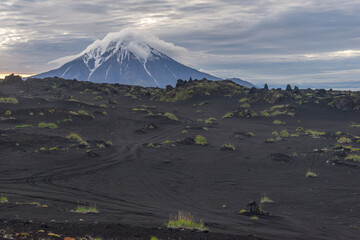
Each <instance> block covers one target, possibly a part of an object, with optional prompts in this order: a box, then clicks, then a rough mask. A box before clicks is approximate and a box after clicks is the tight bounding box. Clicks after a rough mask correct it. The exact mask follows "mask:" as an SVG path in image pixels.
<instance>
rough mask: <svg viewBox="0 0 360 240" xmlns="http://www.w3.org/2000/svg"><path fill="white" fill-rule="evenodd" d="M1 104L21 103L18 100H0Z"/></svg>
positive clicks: (11, 98) (10, 98)
mask: <svg viewBox="0 0 360 240" xmlns="http://www.w3.org/2000/svg"><path fill="white" fill-rule="evenodd" d="M0 103H10V104H18V103H19V101H18V100H17V99H16V98H13V97H9V98H0Z"/></svg>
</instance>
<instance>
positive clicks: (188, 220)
mask: <svg viewBox="0 0 360 240" xmlns="http://www.w3.org/2000/svg"><path fill="white" fill-rule="evenodd" d="M167 227H168V228H185V229H197V230H202V231H203V230H207V228H206V227H205V226H204V223H203V222H202V221H201V220H200V221H197V220H196V218H195V217H194V216H193V215H192V214H191V213H189V212H184V211H179V212H178V214H177V215H176V216H170V220H169V222H168V224H167Z"/></svg>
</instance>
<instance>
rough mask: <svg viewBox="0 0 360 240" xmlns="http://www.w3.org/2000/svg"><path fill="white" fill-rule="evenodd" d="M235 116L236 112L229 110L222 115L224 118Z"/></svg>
mask: <svg viewBox="0 0 360 240" xmlns="http://www.w3.org/2000/svg"><path fill="white" fill-rule="evenodd" d="M233 116H234V113H232V112H228V113H226V114H225V115H224V116H222V118H231V117H233Z"/></svg>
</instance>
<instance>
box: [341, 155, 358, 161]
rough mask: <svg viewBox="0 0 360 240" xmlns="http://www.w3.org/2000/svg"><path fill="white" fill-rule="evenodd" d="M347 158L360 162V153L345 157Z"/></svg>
mask: <svg viewBox="0 0 360 240" xmlns="http://www.w3.org/2000/svg"><path fill="white" fill-rule="evenodd" d="M345 160H351V161H355V162H360V155H349V156H347V157H346V158H345Z"/></svg>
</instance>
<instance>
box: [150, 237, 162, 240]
mask: <svg viewBox="0 0 360 240" xmlns="http://www.w3.org/2000/svg"><path fill="white" fill-rule="evenodd" d="M150 240H160V239H159V238H157V237H155V236H151V237H150Z"/></svg>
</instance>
